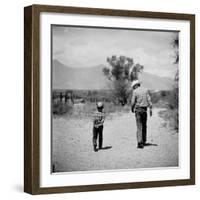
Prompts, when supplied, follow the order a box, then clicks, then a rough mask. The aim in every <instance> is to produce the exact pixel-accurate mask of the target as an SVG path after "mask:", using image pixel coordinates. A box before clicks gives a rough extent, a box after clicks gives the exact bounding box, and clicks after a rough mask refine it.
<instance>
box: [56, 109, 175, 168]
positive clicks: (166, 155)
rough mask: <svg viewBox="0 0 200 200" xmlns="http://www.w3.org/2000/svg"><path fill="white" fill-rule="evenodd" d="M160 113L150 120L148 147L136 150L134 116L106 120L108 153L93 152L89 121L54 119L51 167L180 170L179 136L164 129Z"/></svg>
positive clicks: (155, 113)
mask: <svg viewBox="0 0 200 200" xmlns="http://www.w3.org/2000/svg"><path fill="white" fill-rule="evenodd" d="M159 111H160V109H154V110H153V112H154V113H153V116H152V117H151V118H150V117H148V126H147V127H148V133H147V143H149V145H148V146H145V148H144V149H138V148H137V141H136V123H135V115H134V114H133V113H124V114H121V115H116V114H115V115H114V116H113V117H112V118H107V119H106V121H105V124H104V133H103V135H104V140H103V146H104V148H105V149H103V150H100V151H98V152H94V151H93V146H92V121H91V120H90V119H66V118H64V117H62V118H61V117H60V118H54V119H53V144H52V147H53V151H52V164H53V165H54V170H55V172H69V171H85V170H87V171H92V170H109V169H134V168H152V167H169V166H178V133H176V132H174V131H173V130H170V129H169V128H166V127H163V126H161V124H162V123H163V122H164V121H163V119H162V118H160V117H159V115H158V112H159Z"/></svg>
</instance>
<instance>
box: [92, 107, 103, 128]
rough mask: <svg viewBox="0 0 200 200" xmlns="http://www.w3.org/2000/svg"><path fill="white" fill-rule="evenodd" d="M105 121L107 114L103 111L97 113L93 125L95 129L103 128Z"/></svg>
mask: <svg viewBox="0 0 200 200" xmlns="http://www.w3.org/2000/svg"><path fill="white" fill-rule="evenodd" d="M104 120H105V113H104V112H103V111H98V110H97V111H95V113H94V115H93V124H94V127H95V128H98V127H100V126H103V123H104Z"/></svg>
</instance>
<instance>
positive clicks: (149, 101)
mask: <svg viewBox="0 0 200 200" xmlns="http://www.w3.org/2000/svg"><path fill="white" fill-rule="evenodd" d="M147 101H148V106H149V109H150V111H149V114H150V116H152V115H153V112H152V102H151V96H150V92H149V91H148V92H147Z"/></svg>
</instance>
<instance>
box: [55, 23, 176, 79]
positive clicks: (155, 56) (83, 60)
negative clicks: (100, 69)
mask: <svg viewBox="0 0 200 200" xmlns="http://www.w3.org/2000/svg"><path fill="white" fill-rule="evenodd" d="M177 35H178V33H177V32H165V31H149V30H134V29H132V30H124V29H108V28H86V27H67V26H52V41H53V44H52V56H53V59H57V60H58V61H59V62H61V63H62V64H64V65H66V66H68V67H96V66H98V65H101V64H103V65H106V66H109V65H108V63H107V61H106V59H107V57H111V56H112V55H116V56H120V55H123V56H126V57H130V58H133V60H134V63H135V64H136V63H139V64H141V65H143V66H144V71H145V72H149V73H152V74H155V75H159V76H162V77H170V78H174V74H175V72H176V70H177V66H176V65H174V63H173V62H174V49H173V47H172V40H173V38H175V37H176V36H177Z"/></svg>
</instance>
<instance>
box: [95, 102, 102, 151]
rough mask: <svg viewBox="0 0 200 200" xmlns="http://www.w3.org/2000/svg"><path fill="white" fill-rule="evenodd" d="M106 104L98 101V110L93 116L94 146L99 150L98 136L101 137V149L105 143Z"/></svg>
mask: <svg viewBox="0 0 200 200" xmlns="http://www.w3.org/2000/svg"><path fill="white" fill-rule="evenodd" d="M103 108H104V105H103V103H102V102H98V103H97V111H96V112H95V113H94V117H93V147H94V151H95V152H97V151H98V149H97V138H98V139H99V149H102V144H103V123H104V120H105V113H104V112H103Z"/></svg>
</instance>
